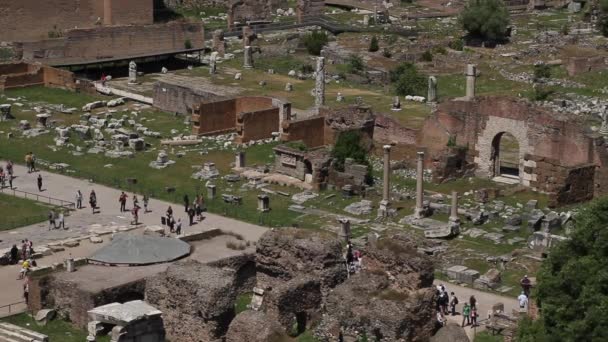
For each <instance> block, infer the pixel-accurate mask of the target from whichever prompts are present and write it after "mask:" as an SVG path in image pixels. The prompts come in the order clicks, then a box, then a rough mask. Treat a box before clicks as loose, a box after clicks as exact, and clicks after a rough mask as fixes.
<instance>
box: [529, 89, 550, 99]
mask: <svg viewBox="0 0 608 342" xmlns="http://www.w3.org/2000/svg"><path fill="white" fill-rule="evenodd" d="M551 95H553V90H551V89H547V88H545V87H540V86H536V87H534V93H532V100H534V101H545V100H547V99H549V97H550V96H551Z"/></svg>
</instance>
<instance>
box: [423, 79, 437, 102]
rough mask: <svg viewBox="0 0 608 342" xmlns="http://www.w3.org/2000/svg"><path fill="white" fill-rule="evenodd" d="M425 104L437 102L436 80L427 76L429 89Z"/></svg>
mask: <svg viewBox="0 0 608 342" xmlns="http://www.w3.org/2000/svg"><path fill="white" fill-rule="evenodd" d="M426 100H427V102H430V103H433V102H437V78H436V77H435V76H429V89H428V92H427V96H426Z"/></svg>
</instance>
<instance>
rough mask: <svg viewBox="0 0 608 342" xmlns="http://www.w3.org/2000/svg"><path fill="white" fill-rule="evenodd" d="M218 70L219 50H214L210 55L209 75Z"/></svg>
mask: <svg viewBox="0 0 608 342" xmlns="http://www.w3.org/2000/svg"><path fill="white" fill-rule="evenodd" d="M216 72H217V52H212V53H211V56H210V57H209V75H214V74H215V73H216Z"/></svg>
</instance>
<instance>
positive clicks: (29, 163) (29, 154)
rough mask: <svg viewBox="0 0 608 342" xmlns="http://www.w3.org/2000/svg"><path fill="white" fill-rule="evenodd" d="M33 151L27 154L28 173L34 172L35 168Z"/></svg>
mask: <svg viewBox="0 0 608 342" xmlns="http://www.w3.org/2000/svg"><path fill="white" fill-rule="evenodd" d="M32 157H33V154H32V152H29V153H27V154H26V155H25V165H26V166H27V173H32V172H33V170H34V168H33V167H32Z"/></svg>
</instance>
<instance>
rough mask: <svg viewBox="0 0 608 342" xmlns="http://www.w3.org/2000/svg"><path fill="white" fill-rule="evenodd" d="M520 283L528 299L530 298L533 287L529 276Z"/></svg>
mask: <svg viewBox="0 0 608 342" xmlns="http://www.w3.org/2000/svg"><path fill="white" fill-rule="evenodd" d="M519 283H520V284H521V289H522V290H523V291H524V294H525V295H526V296H527V297H530V288H531V287H532V282H531V281H530V279H528V275H527V274H526V275H524V277H523V278H522V279H521V281H520V282H519Z"/></svg>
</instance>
